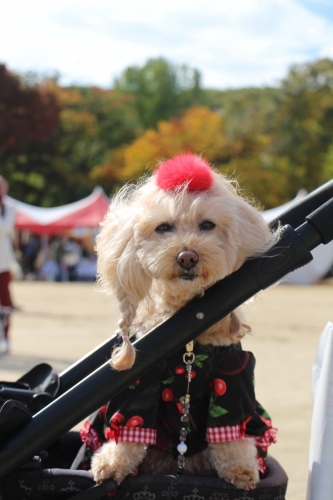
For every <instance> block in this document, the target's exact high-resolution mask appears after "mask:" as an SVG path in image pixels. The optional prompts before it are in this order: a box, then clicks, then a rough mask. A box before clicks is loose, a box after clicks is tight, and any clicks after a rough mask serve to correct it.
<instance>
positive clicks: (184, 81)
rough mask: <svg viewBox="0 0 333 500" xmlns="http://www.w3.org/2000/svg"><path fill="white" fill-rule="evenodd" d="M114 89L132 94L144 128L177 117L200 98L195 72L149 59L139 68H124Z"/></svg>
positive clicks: (197, 73)
mask: <svg viewBox="0 0 333 500" xmlns="http://www.w3.org/2000/svg"><path fill="white" fill-rule="evenodd" d="M114 86H115V89H117V90H119V91H121V92H123V93H126V94H131V95H133V97H134V105H135V108H136V110H137V112H138V116H139V119H140V122H141V124H142V126H143V127H144V128H154V127H156V126H157V123H158V122H159V121H161V120H170V119H171V118H173V117H175V116H180V114H181V113H182V112H183V111H184V110H185V109H186V108H189V107H192V106H194V105H197V104H201V103H202V102H203V99H204V93H203V90H202V88H201V75H200V73H199V71H198V70H196V69H193V68H190V67H189V66H187V65H186V64H183V65H175V64H172V63H170V62H168V61H167V60H165V59H163V58H158V59H150V60H148V61H147V63H146V64H145V65H144V66H143V67H139V66H130V67H128V68H127V69H125V71H124V72H123V73H122V74H121V75H120V77H119V78H117V79H116V80H115V85H114Z"/></svg>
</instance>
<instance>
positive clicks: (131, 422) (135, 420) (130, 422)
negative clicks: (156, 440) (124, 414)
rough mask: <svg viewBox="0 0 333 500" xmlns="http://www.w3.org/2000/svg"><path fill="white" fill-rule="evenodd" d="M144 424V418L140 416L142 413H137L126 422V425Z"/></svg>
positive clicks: (138, 425) (136, 425)
mask: <svg viewBox="0 0 333 500" xmlns="http://www.w3.org/2000/svg"><path fill="white" fill-rule="evenodd" d="M142 426H143V418H142V417H140V415H135V416H134V417H131V418H130V419H129V420H127V422H126V427H142Z"/></svg>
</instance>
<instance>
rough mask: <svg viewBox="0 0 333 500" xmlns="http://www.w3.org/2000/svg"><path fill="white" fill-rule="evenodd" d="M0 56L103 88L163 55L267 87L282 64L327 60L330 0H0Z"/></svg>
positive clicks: (12, 65) (205, 73) (332, 16)
mask: <svg viewBox="0 0 333 500" xmlns="http://www.w3.org/2000/svg"><path fill="white" fill-rule="evenodd" d="M0 12H1V16H0V62H2V63H4V64H6V66H7V67H8V69H10V70H12V71H14V72H19V73H22V72H26V71H29V70H32V71H36V72H38V73H52V72H55V71H58V72H59V73H60V75H61V79H60V82H61V83H62V84H64V85H66V84H70V83H77V84H82V85H91V84H93V85H97V86H101V87H105V88H108V87H110V86H112V82H113V79H114V78H115V77H117V76H119V75H120V73H121V72H122V71H123V70H124V69H125V68H126V67H127V66H130V65H139V66H141V65H143V64H144V63H145V62H146V61H147V59H149V58H156V57H160V56H162V57H165V58H166V59H168V60H169V61H171V62H173V63H177V64H183V63H186V64H188V65H189V66H191V67H195V68H197V69H198V70H199V71H200V72H201V74H202V82H203V85H204V86H205V87H212V88H219V89H225V88H237V87H244V86H263V85H277V84H278V83H279V81H280V80H281V79H282V78H283V77H284V76H285V75H286V74H287V71H288V68H289V67H290V65H291V64H295V63H303V62H309V61H313V60H315V59H318V58H322V57H329V58H331V59H333V0H200V1H199V0H168V1H164V0H159V1H156V0H154V1H153V0H140V1H139V0H121V1H120V0H117V1H115V0H10V1H8V0H0Z"/></svg>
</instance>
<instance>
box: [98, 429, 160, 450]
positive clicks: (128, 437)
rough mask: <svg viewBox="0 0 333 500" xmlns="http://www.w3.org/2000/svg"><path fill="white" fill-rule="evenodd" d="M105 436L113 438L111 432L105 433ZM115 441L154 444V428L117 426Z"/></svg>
mask: <svg viewBox="0 0 333 500" xmlns="http://www.w3.org/2000/svg"><path fill="white" fill-rule="evenodd" d="M105 435H106V437H107V438H113V436H112V433H110V434H109V433H107V432H106V433H105ZM117 442H123V443H143V444H151V445H154V444H156V430H155V429H143V428H139V427H125V426H119V427H118V430H117Z"/></svg>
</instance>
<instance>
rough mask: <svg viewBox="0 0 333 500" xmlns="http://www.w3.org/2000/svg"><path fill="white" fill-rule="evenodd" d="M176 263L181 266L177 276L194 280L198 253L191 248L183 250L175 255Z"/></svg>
mask: <svg viewBox="0 0 333 500" xmlns="http://www.w3.org/2000/svg"><path fill="white" fill-rule="evenodd" d="M176 261H177V264H178V265H179V266H180V267H181V270H180V272H179V277H180V278H182V279H184V280H190V281H192V280H194V278H196V277H197V274H196V272H195V268H196V265H197V264H198V262H199V255H198V254H197V253H196V252H194V251H193V250H183V251H182V252H180V253H179V254H178V255H177V257H176Z"/></svg>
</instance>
